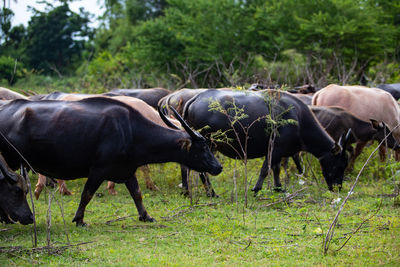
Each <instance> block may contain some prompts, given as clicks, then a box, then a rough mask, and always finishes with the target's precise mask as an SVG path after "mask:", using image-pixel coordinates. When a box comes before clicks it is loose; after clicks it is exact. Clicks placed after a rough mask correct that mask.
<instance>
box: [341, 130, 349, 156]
mask: <svg viewBox="0 0 400 267" xmlns="http://www.w3.org/2000/svg"><path fill="white" fill-rule="evenodd" d="M350 134H351V128H350V129H349V130H348V131H347V133H346V136H345V137H344V140H343V138H342V140H343V145H342V148H343V151H342V154H343V155H344V154H345V153H346V147H347V144H348V143H349V140H350Z"/></svg>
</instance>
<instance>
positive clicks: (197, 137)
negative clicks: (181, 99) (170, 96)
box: [169, 107, 204, 139]
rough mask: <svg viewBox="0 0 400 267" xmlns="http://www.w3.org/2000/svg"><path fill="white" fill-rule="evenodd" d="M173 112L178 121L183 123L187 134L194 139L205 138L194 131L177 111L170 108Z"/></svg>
mask: <svg viewBox="0 0 400 267" xmlns="http://www.w3.org/2000/svg"><path fill="white" fill-rule="evenodd" d="M169 108H170V109H171V110H172V112H173V113H174V114H175V117H176V119H177V120H178V121H179V122H180V123H181V125H182V127H183V128H184V129H185V130H186V132H187V133H188V134H189V135H190V136H191V137H192V138H193V139H203V138H204V137H203V136H202V135H201V134H199V133H197V132H195V131H193V130H192V129H191V128H190V127H189V125H188V124H187V123H186V121H184V120H183V118H182V117H181V115H179V113H178V111H176V110H175V109H174V108H173V107H169Z"/></svg>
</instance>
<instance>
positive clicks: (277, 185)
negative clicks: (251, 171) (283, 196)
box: [251, 156, 282, 195]
mask: <svg viewBox="0 0 400 267" xmlns="http://www.w3.org/2000/svg"><path fill="white" fill-rule="evenodd" d="M274 158H275V157H274V156H273V157H272V159H274ZM279 164H280V160H279V161H276V160H275V161H274V160H272V162H271V166H272V168H276V166H275V165H278V167H280V166H279ZM268 170H269V169H268V158H267V157H265V160H264V162H263V165H262V167H261V171H260V175H259V176H258V180H257V183H256V185H255V186H254V187H253V189H251V191H253V192H254V195H256V194H257V192H258V191H260V190H261V188H262V185H263V183H264V180H265V177H267V174H268ZM275 172H276V171H275ZM274 183H275V188H282V184H281V182H280V179H279V174H278V176H276V175H275V174H274Z"/></svg>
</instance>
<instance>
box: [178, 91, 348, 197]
mask: <svg viewBox="0 0 400 267" xmlns="http://www.w3.org/2000/svg"><path fill="white" fill-rule="evenodd" d="M215 103H219V104H218V105H215ZM218 106H219V107H218ZM211 107H214V108H215V109H214V110H211ZM218 109H220V110H222V111H224V112H226V114H223V112H220V110H219V111H218ZM238 110H242V111H240V112H236V111H238ZM235 117H239V118H240V119H239V120H235V119H234V118H235ZM184 118H186V121H187V122H188V123H189V124H190V125H191V126H193V127H194V128H195V129H202V130H201V133H203V134H204V136H205V137H206V138H207V137H208V138H210V137H211V135H212V134H213V133H216V132H218V131H220V132H224V133H226V138H224V139H225V140H221V139H219V140H213V144H214V145H215V147H216V149H217V150H218V151H219V152H221V153H222V154H224V155H226V156H228V157H231V158H239V157H242V158H243V155H244V153H243V152H244V151H246V152H247V157H248V158H249V159H252V158H259V157H265V161H264V163H263V165H262V168H261V172H260V175H259V178H258V181H257V183H256V185H255V186H254V188H253V189H252V190H253V191H255V192H258V191H259V190H261V188H262V184H263V181H264V179H265V177H266V175H267V172H268V159H267V154H268V146H269V141H270V137H271V130H270V129H271V125H278V126H279V125H280V126H279V127H277V131H278V132H277V134H276V135H275V140H274V143H273V149H272V158H271V166H272V167H273V169H278V170H279V168H280V162H281V159H282V158H283V157H290V156H293V155H295V154H296V153H298V152H299V151H307V152H310V153H311V154H313V155H314V156H315V157H317V158H318V159H319V161H320V164H321V167H322V172H323V175H324V177H325V180H326V182H327V184H328V188H329V189H330V190H332V189H333V186H334V185H339V186H340V185H341V184H342V181H343V174H344V170H345V168H346V166H347V155H346V153H345V151H344V150H342V149H341V147H343V146H345V143H346V140H347V139H348V138H349V137H348V135H347V137H346V138H343V139H342V141H343V142H342V144H341V145H339V144H337V143H335V141H334V140H333V139H332V138H331V137H330V136H329V134H328V133H327V132H326V131H325V130H324V129H323V128H322V127H321V125H320V124H319V122H318V121H317V120H316V118H315V117H314V115H313V114H312V112H311V111H310V109H309V108H308V107H307V106H306V105H305V104H304V103H303V102H301V101H300V100H299V99H297V98H296V97H295V96H293V95H290V94H289V93H284V92H281V91H276V90H266V91H259V92H253V91H245V92H243V91H220V90H207V91H205V92H203V93H200V94H198V95H197V96H195V97H193V98H192V99H191V100H189V101H188V102H187V104H186V106H185V109H184ZM232 123H233V128H232V126H231V124H232ZM244 129H247V130H246V131H248V134H247V137H248V139H247V145H246V141H245V140H246V134H245V130H244ZM226 140H230V141H226ZM238 140H239V141H240V142H238ZM244 148H245V149H244ZM275 171H276V170H274V172H275ZM275 178H276V177H275ZM275 183H276V184H279V181H276V180H275Z"/></svg>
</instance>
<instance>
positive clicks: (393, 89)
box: [376, 83, 400, 100]
mask: <svg viewBox="0 0 400 267" xmlns="http://www.w3.org/2000/svg"><path fill="white" fill-rule="evenodd" d="M376 87H377V88H379V89H382V90H384V91H386V92H388V93H389V94H391V95H392V96H393V97H394V99H396V100H399V98H400V83H389V84H379V85H378V86H376Z"/></svg>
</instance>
